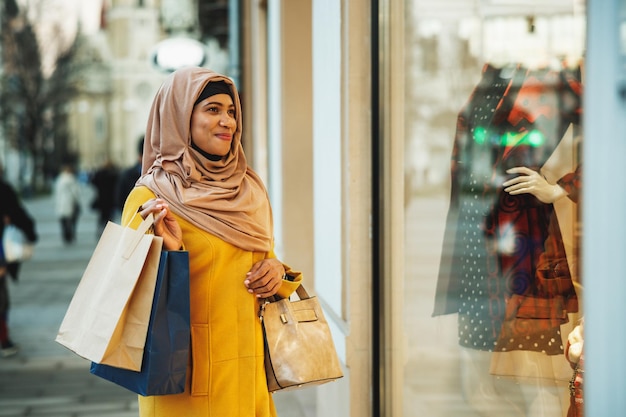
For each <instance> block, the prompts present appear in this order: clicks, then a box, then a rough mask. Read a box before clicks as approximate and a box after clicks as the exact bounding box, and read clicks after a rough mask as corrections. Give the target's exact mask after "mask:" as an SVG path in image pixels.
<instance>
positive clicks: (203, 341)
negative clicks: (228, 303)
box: [191, 324, 211, 395]
mask: <svg viewBox="0 0 626 417" xmlns="http://www.w3.org/2000/svg"><path fill="white" fill-rule="evenodd" d="M208 346H209V325H208V324H192V325H191V358H192V361H191V395H208V393H209V372H210V371H211V370H210V366H211V364H210V362H209V348H208Z"/></svg>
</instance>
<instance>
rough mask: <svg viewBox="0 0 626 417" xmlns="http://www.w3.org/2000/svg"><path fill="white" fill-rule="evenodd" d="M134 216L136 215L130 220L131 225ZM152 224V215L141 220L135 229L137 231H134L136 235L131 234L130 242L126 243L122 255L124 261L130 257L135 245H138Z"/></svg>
mask: <svg viewBox="0 0 626 417" xmlns="http://www.w3.org/2000/svg"><path fill="white" fill-rule="evenodd" d="M136 215H137V213H135V214H134V215H133V218H132V219H131V220H130V221H131V223H132V221H133V219H134V218H135V216H136ZM153 224H154V216H153V215H152V213H150V214H148V215H147V216H146V218H145V219H143V221H142V222H141V224H139V227H137V230H135V232H137V233H133V238H132V239H131V240H130V242H128V246H127V247H126V250H124V255H123V257H124V259H129V258H130V257H131V256H132V254H133V252H134V251H135V249H136V248H137V245H139V241H140V240H141V238H142V237H143V235H145V234H146V232H147V231H148V229H149V228H150V227H152V225H153Z"/></svg>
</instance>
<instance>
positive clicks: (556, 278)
mask: <svg viewBox="0 0 626 417" xmlns="http://www.w3.org/2000/svg"><path fill="white" fill-rule="evenodd" d="M407 7H409V6H407ZM409 9H411V7H409ZM407 15H408V16H412V19H413V20H411V21H410V22H407V33H409V34H410V35H409V39H410V40H411V42H408V43H407V45H409V44H410V47H409V48H412V49H411V50H410V51H407V54H408V56H411V57H413V59H409V60H407V62H408V64H407V65H408V67H407V74H408V79H407V83H408V84H409V89H407V90H409V93H408V99H407V102H408V103H410V104H409V105H408V106H409V107H408V109H407V112H409V114H410V116H408V117H407V120H408V121H407V129H406V130H407V132H409V133H408V137H407V149H408V151H409V152H408V155H409V156H408V157H407V161H406V184H407V188H406V192H407V198H406V219H407V225H406V228H407V229H406V250H407V257H406V258H407V259H406V269H407V276H406V287H407V289H408V290H409V291H408V292H407V294H410V296H415V295H416V294H417V295H418V296H420V297H421V299H422V300H426V299H427V298H428V296H430V297H431V298H430V300H431V301H430V302H429V303H428V305H429V306H430V307H432V309H431V310H430V311H429V312H426V311H425V308H424V307H416V306H415V305H414V304H413V303H412V302H411V301H409V300H406V301H405V303H406V312H407V313H408V314H407V317H413V318H409V319H407V322H406V329H407V330H406V331H407V334H408V339H409V351H410V353H409V359H408V362H407V366H406V367H405V375H406V376H405V383H406V390H405V392H406V394H405V415H406V416H417V415H426V414H423V413H428V414H427V415H431V416H436V415H440V416H528V417H543V416H545V417H548V416H565V415H567V413H568V410H569V408H570V407H569V406H570V389H569V386H568V382H569V380H570V379H571V377H572V367H571V365H570V361H569V359H570V358H569V357H568V356H567V355H566V350H567V348H568V341H567V337H568V335H569V334H570V332H571V331H572V330H573V329H574V326H576V325H577V324H578V323H579V321H578V320H579V318H580V316H581V313H582V312H581V311H580V306H581V305H582V303H581V302H580V296H581V295H582V292H581V288H582V287H581V286H580V283H579V281H580V279H579V275H578V268H577V259H578V253H577V251H578V246H579V243H578V238H579V236H578V234H577V233H578V230H579V225H578V221H579V220H578V211H579V207H578V197H579V193H580V185H581V181H580V179H581V172H580V171H581V167H580V163H579V152H578V150H579V146H580V140H581V136H580V135H581V126H580V123H581V115H582V91H583V87H582V75H583V71H582V59H581V56H582V51H583V49H584V33H583V30H582V26H581V25H580V22H581V21H584V18H583V17H582V16H579V18H580V19H578V18H576V16H573V15H567V14H564V15H561V16H557V17H554V16H552V17H548V16H541V15H540V14H538V15H537V16H534V17H533V18H532V19H530V20H529V18H528V17H527V16H525V15H520V16H515V15H512V16H507V17H501V16H498V17H482V18H478V16H477V17H476V18H473V19H472V18H461V19H458V20H456V21H454V19H452V21H451V20H450V19H449V18H448V19H432V18H431V19H420V15H419V14H418V13H414V14H410V13H408V14H407ZM581 19H583V20H581ZM489 33H491V34H496V35H497V36H495V37H488V36H484V35H485V34H489ZM571 34H575V36H569V35H571ZM432 86H437V89H434V88H433V87H432ZM437 95H439V97H437ZM452 104H456V105H457V107H456V109H454V108H453V107H452ZM445 150H447V152H448V156H449V158H448V159H447V161H446V162H443V161H444V160H443V157H442V155H443V154H444V151H445ZM450 156H451V157H450ZM437 162H438V163H437ZM444 165H445V166H446V170H447V171H448V175H445V174H442V170H441V166H444ZM420 236H421V237H420ZM433 236H440V240H436V243H437V245H438V247H439V251H438V252H437V251H436V250H435V249H433V248H432V246H433V245H434V243H433V242H434V241H435V239H434V238H433ZM416 253H418V254H419V253H421V254H422V255H423V256H420V255H417V256H414V254H416ZM435 259H436V260H437V261H434V260H435ZM434 263H436V265H434ZM412 280H417V282H420V280H424V281H421V284H418V283H417V282H412ZM425 282H428V283H432V284H425ZM425 314H429V317H430V321H429V320H427V319H426V317H424V315H425ZM580 329H581V328H579V329H577V330H580ZM431 336H432V337H431ZM435 377H436V378H437V382H433V379H434V378H435ZM433 393H436V394H438V395H439V396H438V397H437V398H438V400H433V397H432V394H433ZM428 397H430V399H429V398H428ZM416 402H417V403H419V404H420V407H418V408H415V407H414V406H413V405H414V404H415V403H416ZM412 404H413V405H412ZM574 415H576V414H574Z"/></svg>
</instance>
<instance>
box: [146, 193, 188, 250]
mask: <svg viewBox="0 0 626 417" xmlns="http://www.w3.org/2000/svg"><path fill="white" fill-rule="evenodd" d="M138 213H139V214H140V215H141V217H142V218H143V219H145V218H146V217H147V216H148V215H149V214H150V213H152V215H153V216H154V234H155V235H156V236H161V237H162V238H163V248H164V249H165V250H179V249H180V248H181V247H182V246H183V232H182V230H181V229H180V225H179V224H178V222H177V221H176V219H175V218H174V216H173V215H172V213H171V212H170V210H169V206H168V204H167V203H166V202H165V200H163V199H162V198H153V199H151V200H148V201H146V202H145V203H143V204H142V205H141V206H140V207H139V210H138Z"/></svg>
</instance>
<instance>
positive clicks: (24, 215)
mask: <svg viewBox="0 0 626 417" xmlns="http://www.w3.org/2000/svg"><path fill="white" fill-rule="evenodd" d="M9 224H13V225H14V226H16V227H17V228H18V229H20V230H21V231H22V232H24V235H25V236H26V238H27V239H28V240H29V241H30V242H32V243H35V242H36V241H37V232H36V231H35V221H34V220H33V218H32V217H31V216H30V214H29V213H28V212H27V211H26V209H25V208H24V207H23V206H22V204H21V202H20V199H19V197H18V195H17V193H16V192H15V190H14V189H13V187H12V186H11V185H9V184H8V183H7V182H5V181H4V179H3V178H2V167H1V166H0V236H2V235H3V233H4V228H5V226H6V225H9ZM20 265H21V264H20V263H19V262H7V261H6V260H5V258H4V256H0V342H1V349H0V354H1V355H2V356H3V357H6V356H11V355H15V354H16V353H17V352H18V347H17V345H15V344H14V343H13V341H12V340H11V339H10V337H9V325H8V320H9V304H10V303H9V287H8V283H7V277H8V276H10V277H11V278H12V279H13V280H15V281H17V278H18V274H19V269H20Z"/></svg>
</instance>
